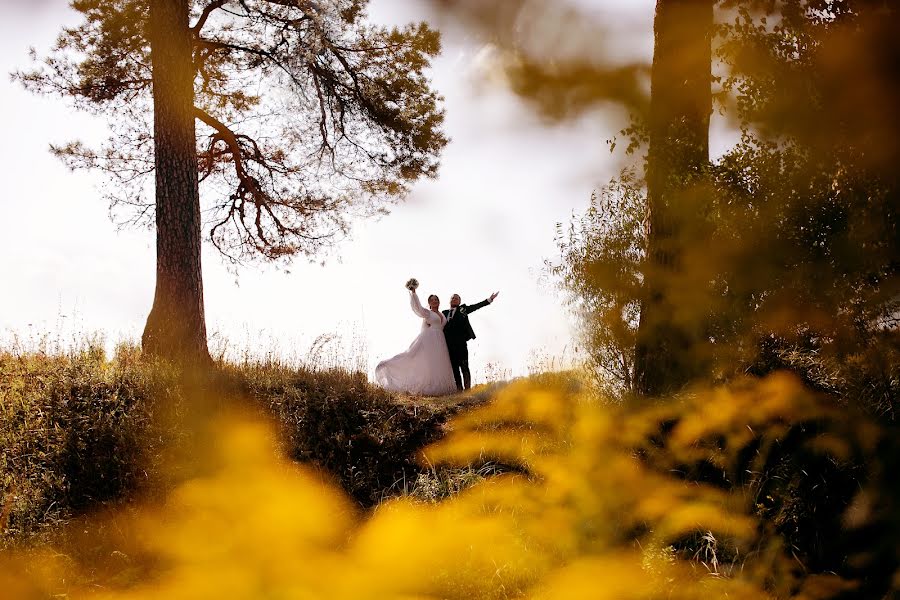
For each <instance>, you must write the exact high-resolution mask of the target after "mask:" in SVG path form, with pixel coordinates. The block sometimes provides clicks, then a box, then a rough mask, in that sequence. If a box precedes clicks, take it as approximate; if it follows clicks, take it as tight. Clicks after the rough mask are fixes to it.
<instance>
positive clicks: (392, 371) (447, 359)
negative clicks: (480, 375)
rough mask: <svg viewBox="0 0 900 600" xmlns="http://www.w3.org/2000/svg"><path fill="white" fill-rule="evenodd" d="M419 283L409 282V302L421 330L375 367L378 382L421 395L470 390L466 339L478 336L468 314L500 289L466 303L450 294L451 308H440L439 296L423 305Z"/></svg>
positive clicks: (431, 297) (386, 386) (470, 380)
mask: <svg viewBox="0 0 900 600" xmlns="http://www.w3.org/2000/svg"><path fill="white" fill-rule="evenodd" d="M418 287H419V282H418V281H416V280H415V279H410V280H409V281H408V282H407V283H406V288H407V289H408V290H409V302H410V306H412V310H413V312H414V313H416V315H418V316H420V317H422V331H421V332H420V333H419V336H418V337H417V338H416V339H414V340H413V342H412V344H410V346H409V350H407V351H406V352H402V353H400V354H398V355H397V356H395V357H393V358H389V359H387V360H384V361H381V362H380V363H378V366H377V367H375V381H376V382H377V383H378V385H380V386H381V387H383V388H384V389H386V390H390V391H392V392H406V393H409V394H417V395H420V396H442V395H444V394H452V393H453V392H455V391H457V390H462V389H469V387H470V386H471V383H472V376H471V374H470V373H469V349H468V346H467V345H466V342H468V341H469V340H472V339H475V332H474V331H472V326H471V325H470V324H469V313H473V312H475V311H476V310H478V309H479V308H484V307H485V306H487V305H488V304H490V303H491V302H493V301H494V299H495V298H496V297H497V294H499V292H494V293H493V294H491V297H490V298H488V299H487V300H483V301H481V302H479V303H478V304H473V305H472V306H466V305H465V304H460V297H459V294H453V296H451V297H450V308H449V309H448V310H444V311H443V312H441V311H440V306H441V301H440V298H438V297H437V296H435V295H434V294H432V295H430V296H428V308H425V307H423V306H422V303H421V302H420V301H419V296H418V295H417V294H416V289H417V288H418Z"/></svg>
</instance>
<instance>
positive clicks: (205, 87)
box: [14, 0, 447, 360]
mask: <svg viewBox="0 0 900 600" xmlns="http://www.w3.org/2000/svg"><path fill="white" fill-rule="evenodd" d="M367 4H368V0H330V1H328V2H306V1H305V0H296V1H289V2H284V1H276V0H234V1H230V0H209V1H189V0H114V1H112V2H101V1H99V0H75V1H74V2H73V3H72V7H73V8H74V9H75V10H76V11H77V12H79V13H81V14H82V15H83V17H84V21H83V22H82V23H81V25H79V26H78V27H75V28H67V29H64V30H63V32H62V33H61V35H60V36H59V39H58V41H57V43H56V45H55V47H54V48H53V50H52V51H51V52H50V53H49V55H48V56H46V57H45V58H43V59H41V60H40V63H39V64H38V66H36V67H35V68H34V69H33V70H31V71H26V72H19V73H16V74H15V75H14V76H15V77H16V78H17V79H18V80H19V81H21V82H22V83H23V84H24V85H25V87H26V88H28V89H30V90H33V91H35V92H38V93H50V94H57V95H61V96H63V97H66V98H69V99H70V100H72V101H73V103H74V104H75V106H76V107H77V108H80V109H84V110H88V111H91V112H95V113H99V114H103V115H106V116H107V117H108V122H109V126H110V130H111V136H110V138H109V140H108V142H107V143H106V144H105V145H104V146H103V147H102V148H100V149H93V148H88V147H86V146H85V145H84V144H82V143H80V142H72V143H69V144H67V145H64V146H56V147H54V148H53V151H54V152H55V153H56V154H57V155H58V156H60V157H61V158H62V159H63V160H64V161H65V162H66V163H67V164H68V165H69V166H70V167H72V168H92V169H100V170H102V171H104V172H106V173H107V174H108V175H110V183H111V184H112V185H111V186H110V197H111V200H112V203H113V205H114V206H115V207H119V208H126V209H133V210H130V211H128V212H127V218H126V221H127V222H131V223H136V224H150V223H154V222H155V225H156V229H157V273H156V280H157V287H156V294H155V298H154V304H153V309H152V310H151V313H150V315H149V317H148V319H147V325H146V327H145V330H144V335H143V338H142V339H143V346H144V350H145V351H146V352H147V353H148V354H157V355H161V356H169V357H182V358H183V357H199V358H200V359H201V360H208V350H207V344H206V332H205V324H204V315H203V289H202V273H201V264H200V238H201V231H202V229H204V228H206V229H207V230H208V233H209V239H210V240H211V241H212V243H213V245H214V246H215V248H216V249H217V250H218V251H219V252H220V253H221V254H222V255H223V256H224V257H226V259H228V260H230V261H232V262H234V263H240V262H244V261H247V260H250V259H254V258H262V259H268V260H278V259H288V258H290V257H292V256H296V255H306V256H314V255H317V254H319V253H320V252H321V251H323V250H324V249H326V248H328V247H329V246H330V245H332V244H333V243H334V242H335V241H337V240H339V239H340V236H341V235H342V234H344V233H346V232H347V230H348V227H349V224H350V222H351V221H352V220H353V219H355V218H360V217H366V216H372V215H375V214H378V213H381V212H384V211H385V210H386V208H387V207H388V206H389V205H390V204H391V203H392V202H394V201H396V200H397V199H400V198H402V197H403V196H404V195H405V194H406V192H407V191H408V189H409V185H410V184H411V183H412V182H413V181H416V180H418V179H420V178H422V177H434V176H435V175H436V173H437V168H438V156H439V154H440V152H441V150H442V148H443V147H444V145H445V144H446V143H447V139H446V138H445V137H444V135H443V134H442V132H441V126H442V122H443V111H442V109H441V108H440V100H441V99H440V97H439V96H438V94H437V93H436V92H435V91H433V90H432V89H431V88H430V85H429V82H428V79H427V77H426V76H425V69H427V68H428V66H429V64H430V60H431V58H432V57H433V56H435V55H436V54H437V53H438V52H439V51H440V38H439V34H438V33H437V32H436V31H434V30H433V29H430V28H429V27H428V26H427V25H425V24H424V23H422V24H416V25H409V26H407V27H404V28H402V29H398V28H394V29H387V28H384V27H377V26H373V25H371V24H369V23H368V22H367V19H366V14H365V8H366V5H367ZM33 56H34V58H35V60H38V58H37V55H36V54H34V55H33ZM151 115H153V119H152V120H151ZM198 121H199V123H200V125H199V128H200V131H199V137H198V136H197V135H196V134H195V130H194V128H195V123H196V122H198ZM151 177H153V178H155V184H156V185H155V201H153V200H151V197H152V196H151V195H150V194H148V190H147V188H148V184H149V182H150V178H151ZM198 185H199V186H200V188H202V191H203V194H202V195H200V194H199V191H198ZM201 200H202V204H201ZM204 219H205V220H206V222H202V221H203V220H204Z"/></svg>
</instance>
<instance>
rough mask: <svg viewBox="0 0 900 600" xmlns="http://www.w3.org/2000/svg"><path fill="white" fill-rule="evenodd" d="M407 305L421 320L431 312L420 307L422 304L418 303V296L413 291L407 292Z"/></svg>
mask: <svg viewBox="0 0 900 600" xmlns="http://www.w3.org/2000/svg"><path fill="white" fill-rule="evenodd" d="M409 305H410V306H411V307H412V310H413V312H414V313H416V314H417V315H418V316H420V317H422V318H423V319H427V318H428V313H429V312H431V311H429V310H428V309H427V308H425V307H424V306H422V303H421V302H420V301H419V295H418V294H416V291H415V290H410V292H409Z"/></svg>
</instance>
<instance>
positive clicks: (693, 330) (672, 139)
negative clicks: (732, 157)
mask: <svg viewBox="0 0 900 600" xmlns="http://www.w3.org/2000/svg"><path fill="white" fill-rule="evenodd" d="M712 27H713V0H658V1H657V3H656V18H655V21H654V34H655V48H654V53H653V69H652V72H651V82H650V86H651V90H650V94H651V98H650V122H649V133H650V145H649V152H648V156H647V194H648V205H649V219H648V232H647V233H648V256H647V269H646V273H645V280H644V298H643V302H642V306H641V316H640V323H639V326H638V334H637V344H636V347H635V378H636V385H637V389H638V391H639V392H641V393H643V394H645V395H650V396H656V395H660V394H664V393H666V392H670V391H673V390H677V389H679V388H681V387H682V386H683V385H684V384H686V383H687V382H689V381H690V380H691V379H693V378H695V377H697V376H698V375H699V374H700V372H701V370H702V368H703V366H702V365H703V358H702V357H703V351H702V347H703V345H704V344H703V342H702V335H701V333H700V331H701V329H702V327H701V326H699V325H698V323H699V322H700V321H701V318H702V315H701V314H700V313H702V311H703V308H702V307H700V306H684V303H685V298H690V297H692V296H693V297H695V294H692V293H684V292H690V290H685V289H683V286H687V285H696V281H695V280H694V279H693V278H691V277H685V271H684V268H685V265H684V264H683V260H682V259H683V256H684V248H685V245H686V244H687V243H695V240H693V239H689V238H690V237H691V235H690V230H691V229H692V228H693V227H694V223H692V220H697V219H698V218H700V219H702V218H703V215H698V214H697V212H698V209H700V208H701V206H702V204H703V199H704V198H705V197H706V196H705V195H706V193H707V192H708V188H707V187H706V185H705V180H706V174H707V171H708V169H707V166H708V164H709V118H710V113H711V112H712V91H711V87H712V77H711V58H712V57H711V49H710V47H711V37H712ZM680 288H681V289H680Z"/></svg>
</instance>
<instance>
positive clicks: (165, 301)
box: [141, 0, 210, 363]
mask: <svg viewBox="0 0 900 600" xmlns="http://www.w3.org/2000/svg"><path fill="white" fill-rule="evenodd" d="M188 4H189V3H188V0H151V2H150V24H149V25H150V27H149V38H150V48H151V60H152V63H153V64H152V68H153V134H154V146H155V153H156V156H155V160H156V293H155V296H154V299H153V308H152V310H151V311H150V315H149V316H148V317H147V325H146V326H145V328H144V334H143V336H142V338H141V341H142V345H143V350H144V352H145V353H146V354H148V355H152V356H160V357H164V358H170V359H174V360H177V361H185V362H188V363H206V362H209V360H210V359H209V350H208V348H207V342H206V323H205V317H204V309H203V279H202V269H201V264H200V235H201V233H200V196H199V188H198V181H197V148H196V138H195V129H194V114H193V108H194V69H193V63H192V40H191V32H190V29H189V20H188V19H189V14H188Z"/></svg>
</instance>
